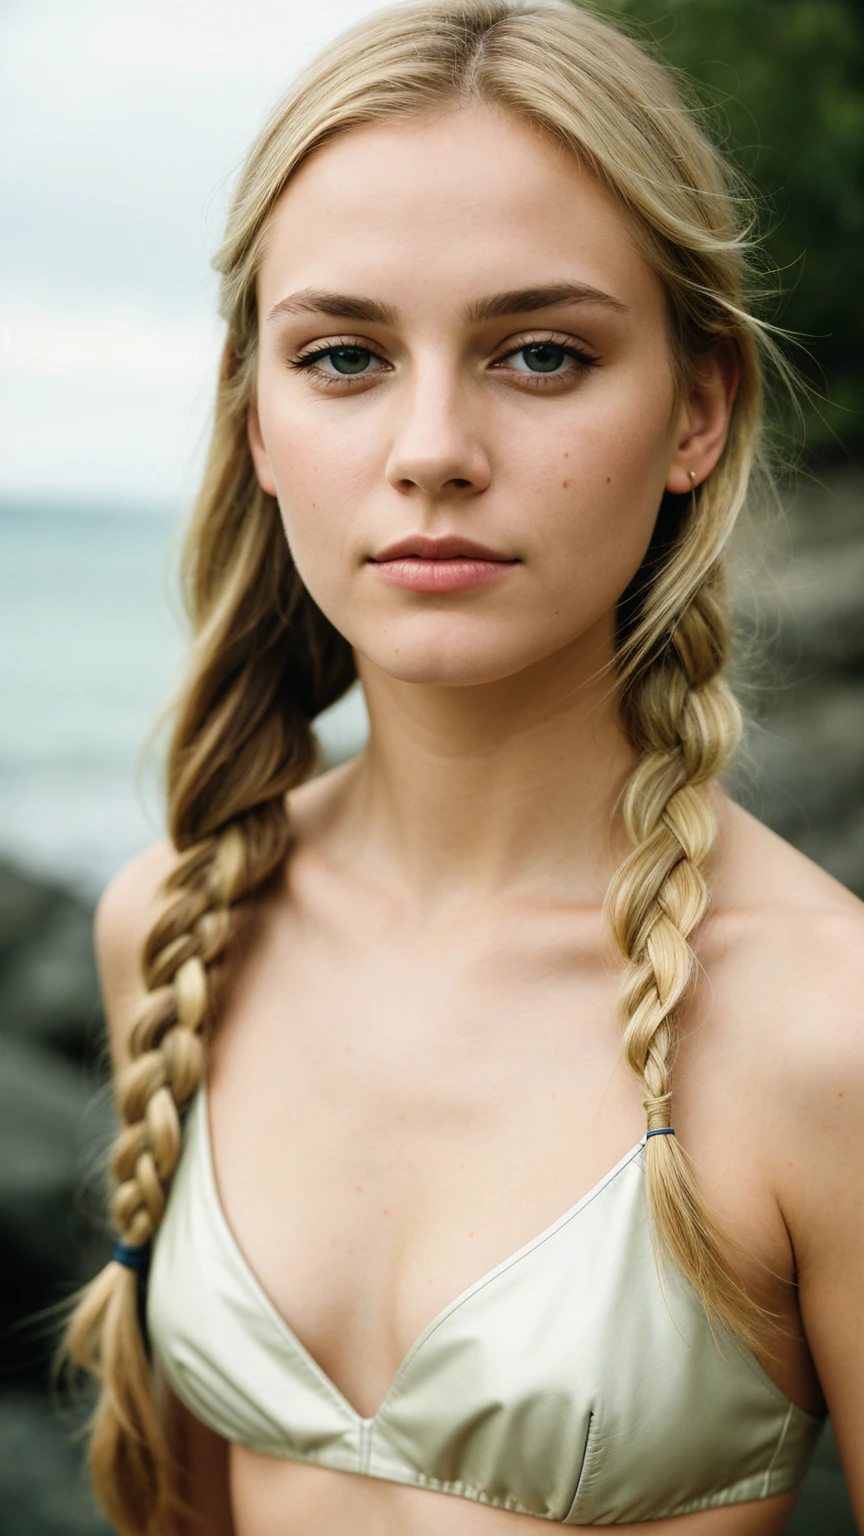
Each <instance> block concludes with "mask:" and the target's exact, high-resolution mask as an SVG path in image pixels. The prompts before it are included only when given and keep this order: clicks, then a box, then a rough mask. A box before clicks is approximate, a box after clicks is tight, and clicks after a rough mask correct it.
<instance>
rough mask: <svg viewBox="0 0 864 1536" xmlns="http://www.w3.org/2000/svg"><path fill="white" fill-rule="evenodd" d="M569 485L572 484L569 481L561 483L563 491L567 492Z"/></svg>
mask: <svg viewBox="0 0 864 1536" xmlns="http://www.w3.org/2000/svg"><path fill="white" fill-rule="evenodd" d="M569 484H570V481H569V480H562V481H561V489H562V491H566V489H567V487H568V485H569Z"/></svg>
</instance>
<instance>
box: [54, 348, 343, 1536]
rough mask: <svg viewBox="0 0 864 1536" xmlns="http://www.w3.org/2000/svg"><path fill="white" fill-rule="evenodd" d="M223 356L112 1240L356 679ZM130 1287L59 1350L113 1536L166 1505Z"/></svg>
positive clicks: (160, 1431) (170, 1500)
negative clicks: (293, 809) (325, 732)
mask: <svg viewBox="0 0 864 1536" xmlns="http://www.w3.org/2000/svg"><path fill="white" fill-rule="evenodd" d="M234 366H235V364H234V354H233V349H232V348H231V346H230V345H229V346H228V347H226V353H225V361H224V362H223V370H222V378H221V381H220V391H219V397H218V399H217V417H218V418H219V419H220V430H219V432H217V434H216V435H215V438H214V444H213V449H212V452H211V457H210V461H209V463H208V468H207V472H206V474H205V480H204V486H203V488H202V492H201V497H200V500H199V506H198V509H197V512H196V516H195V518H194V519H193V522H192V525H191V528H190V532H189V536H188V540H187V546H186V550H185V557H184V578H185V583H184V584H185V591H186V599H187V606H188V608H189V610H190V613H191V616H192V620H193V624H194V627H195V644H194V647H193V652H192V661H191V666H190V669H189V673H188V676H187V678H186V681H185V683H184V686H183V689H182V692H181V694H180V697H179V699H178V701H177V703H176V707H175V724H174V732H173V736H172V740H171V746H170V750H169V757H168V764H167V789H168V816H169V829H170V832H171V838H172V841H173V843H174V846H175V848H176V849H177V850H178V858H177V861H176V863H175V865H174V867H173V869H172V871H171V874H170V875H169V876H168V878H167V879H166V881H165V883H164V887H163V889H162V892H161V899H160V904H159V905H158V908H157V911H156V913H155V915H154V917H153V920H152V922H151V925H150V928H149V930H148V932H147V934H146V936H145V938H144V942H143V945H142V950H141V972H142V981H143V986H144V989H145V995H144V997H143V998H142V1001H141V1004H140V1007H139V1008H138V1010H137V1012H136V1015H135V1018H134V1019H133V1021H132V1024H131V1027H130V1031H129V1036H128V1046H129V1055H130V1058H131V1059H130V1062H129V1065H128V1067H126V1068H125V1069H124V1070H123V1071H122V1072H121V1073H119V1074H118V1078H117V1083H116V1103H117V1111H118V1116H119V1119H120V1131H119V1134H118V1136H117V1139H116V1142H115V1145H114V1148H113V1152H112V1158H111V1170H112V1174H113V1177H114V1181H115V1188H114V1193H113V1197H112V1201H111V1214H112V1217H113V1221H114V1225H115V1227H116V1230H117V1233H118V1235H119V1237H120V1239H121V1241H122V1242H123V1243H125V1244H128V1245H129V1246H131V1247H138V1248H140V1247H142V1246H143V1245H145V1244H147V1243H148V1242H149V1241H150V1240H151V1238H152V1237H153V1236H154V1235H155V1233H156V1232H157V1231H158V1228H159V1224H160V1222H161V1220H162V1216H163V1213H164V1210H165V1205H166V1200H167V1195H168V1189H169V1186H170V1182H171V1178H172V1176H173V1174H174V1171H175V1169H176V1166H177V1162H178V1159H179V1157H180V1151H181V1143H182V1135H181V1112H182V1110H183V1107H184V1105H186V1104H187V1103H188V1101H189V1099H190V1098H191V1096H192V1094H193V1093H194V1092H195V1090H196V1088H197V1087H198V1085H199V1084H200V1082H201V1080H202V1077H203V1075H204V1071H205V1063H206V1034H207V1031H208V1028H209V1026H210V1024H211V1022H212V1020H213V1017H214V1014H215V1003H216V996H215V993H216V991H217V989H218V984H219V979H220V977H221V975H222V974H223V962H224V960H225V959H226V956H227V952H228V950H229V947H230V944H231V941H232V939H233V937H234V934H235V932H236V928H237V924H238V920H239V909H240V908H241V906H242V903H243V901H244V900H245V899H246V898H247V897H249V896H251V895H252V894H253V893H254V892H255V891H256V890H257V889H258V888H259V887H261V886H262V885H263V883H264V882H265V881H266V880H267V879H268V877H269V876H270V875H271V874H272V873H273V872H274V871H275V870H276V869H277V868H278V867H279V866H280V865H281V863H282V862H283V860H284V858H285V856H286V853H287V851H288V847H289V842H290V828H289V822H288V814H287V810H286V803H285V797H286V794H287V792H288V791H289V790H290V789H292V788H293V787H294V786H295V785H297V784H300V783H302V782H303V781H304V780H305V779H307V778H308V777H309V775H310V773H311V772H312V771H313V769H314V767H315V763H316V755H317V754H316V746H315V741H314V737H313V735H312V731H311V725H310V722H311V720H312V719H313V718H314V717H315V715H317V714H318V713H319V712H320V711H321V710H322V709H325V708H326V707H327V705H329V704H331V703H333V702H334V700H335V699H337V698H339V697H340V695H341V694H342V693H344V691H345V689H346V688H347V687H348V686H349V684H350V683H351V682H352V681H353V678H354V676H355V671H354V660H353V653H352V651H351V648H350V646H349V645H348V643H347V641H345V640H344V639H343V638H342V636H341V635H339V634H337V632H336V631H335V630H334V629H333V627H332V625H330V623H329V621H328V620H327V619H326V618H325V617H324V615H323V614H322V613H321V611H320V610H319V609H318V608H317V606H316V605H315V603H314V602H313V601H312V599H311V598H310V597H309V595H308V593H307V592H306V590H305V588H304V587H303V584H302V582H301V581H300V578H299V576H298V575H297V572H296V570H295V569H294V566H293V563H292V561H291V558H290V554H289V552H288V548H287V544H286V541H285V536H284V533H283V531H282V528H281V525H280V521H279V513H278V507H277V506H276V503H275V500H274V499H273V498H272V497H270V496H267V495H265V494H264V493H263V492H262V491H261V490H260V488H259V487H258V485H257V482H255V480H254V476H252V475H251V474H250V473H248V449H247V447H246V439H245V406H243V404H242V400H241V399H240V398H239V397H238V391H237V388H236V377H235V373H234ZM138 1303H139V1291H138V1278H137V1275H136V1274H135V1273H133V1272H132V1271H130V1270H129V1269H127V1268H125V1267H124V1266H123V1265H121V1264H119V1263H115V1262H113V1261H110V1262H109V1263H108V1264H107V1265H106V1266H105V1268H104V1269H103V1270H102V1272H101V1274H99V1275H97V1276H96V1278H95V1280H93V1281H92V1283H91V1284H90V1285H89V1286H88V1287H87V1288H86V1289H85V1291H84V1292H83V1294H82V1296H81V1299H80V1300H79V1302H78V1305H77V1307H76V1310H75V1312H74V1314H73V1316H72V1318H71V1320H70V1323H69V1326H68V1329H67V1334H66V1340H65V1346H66V1350H67V1351H68V1355H69V1357H70V1358H71V1359H72V1361H74V1362H75V1363H76V1364H78V1365H80V1366H82V1367H83V1368H84V1369H85V1370H87V1371H89V1372H90V1373H91V1374H92V1375H94V1376H95V1377H97V1378H98V1380H99V1381H100V1384H101V1391H100V1394H99V1398H98V1402H97V1405H96V1409H95V1412H94V1415H93V1421H92V1438H91V1443H90V1465H91V1471H92V1475H93V1484H94V1488H95V1490H96V1493H97V1496H98V1498H99V1500H100V1502H101V1504H102V1506H103V1508H104V1510H105V1512H106V1514H107V1515H108V1517H109V1519H110V1520H111V1521H112V1522H113V1524H114V1525H115V1526H116V1527H117V1530H118V1531H119V1532H120V1536H166V1531H167V1530H169V1529H171V1525H172V1522H173V1517H174V1514H175V1513H176V1512H177V1511H178V1510H179V1508H180V1504H179V1500H178V1497H177V1494H176V1491H175V1490H176V1488H177V1484H178V1475H177V1470H176V1468H175V1467H174V1466H173V1465H172V1462H171V1457H170V1454H169V1447H168V1443H167V1438H166V1434H165V1428H164V1424H163V1415H162V1412H161V1410H160V1407H159V1405H158V1403H157V1401H156V1398H155V1396H154V1386H155V1383H154V1381H153V1379H152V1374H151V1369H150V1364H149V1361H148V1359H147V1356H146V1353H145V1348H144V1340H143V1337H142V1331H141V1326H140V1317H139V1307H138Z"/></svg>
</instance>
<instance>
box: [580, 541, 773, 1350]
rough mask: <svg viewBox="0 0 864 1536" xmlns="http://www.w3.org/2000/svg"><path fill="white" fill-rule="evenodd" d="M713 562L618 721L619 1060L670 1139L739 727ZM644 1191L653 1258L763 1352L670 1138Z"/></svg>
mask: <svg viewBox="0 0 864 1536" xmlns="http://www.w3.org/2000/svg"><path fill="white" fill-rule="evenodd" d="M722 583H723V572H722V568H721V565H720V563H719V561H715V562H714V564H713V565H712V566H710V567H709V569H708V570H707V572H706V574H705V576H704V578H703V580H702V581H701V583H700V584H699V586H698V587H697V589H696V591H695V592H694V594H693V596H692V598H691V599H690V601H689V603H688V604H687V606H686V607H685V608H684V611H683V612H682V613H681V616H680V618H679V619H678V621H677V623H676V624H675V627H674V629H673V631H672V634H671V636H670V637H669V639H668V641H667V643H666V644H665V645H664V646H663V648H662V649H661V651H660V653H659V654H658V655H656V656H655V658H654V660H653V661H650V662H648V664H647V665H645V666H644V667H643V668H642V670H641V671H637V673H636V675H635V677H633V678H632V679H631V680H630V682H629V684H628V685H627V686H626V687H625V688H624V690H623V696H622V698H621V715H622V719H623V722H624V724H625V726H626V729H627V732H628V735H629V737H630V740H631V742H632V744H633V746H634V747H635V748H636V750H637V752H638V754H639V757H638V761H637V764H636V767H635V768H634V769H633V771H632V773H631V775H630V777H629V780H628V781H627V783H626V785H625V786H624V790H623V793H622V797H621V809H622V816H623V822H624V826H625V828H626V831H627V833H628V836H629V838H630V841H631V843H632V844H633V848H632V852H631V853H630V854H629V855H628V857H627V858H626V859H625V860H624V862H623V863H622V865H621V866H620V868H619V869H618V870H617V871H616V874H615V876H614V878H613V880H612V882H611V884H610V887H609V891H608V893H607V898H606V909H607V913H608V918H609V922H610V926H611V929H612V932H613V934H614V937H615V939H616V940H617V943H618V945H619V947H620V949H621V952H622V954H623V956H624V959H625V964H624V967H623V971H622V975H621V1005H622V1012H623V1015H624V1020H625V1029H624V1054H625V1057H626V1060H627V1062H628V1064H629V1065H630V1067H631V1068H632V1069H633V1071H634V1072H635V1074H636V1076H637V1077H638V1078H639V1079H640V1081H641V1082H642V1083H643V1084H644V1086H645V1090H646V1097H645V1099H644V1100H643V1105H644V1108H645V1111H646V1114H647V1128H648V1130H660V1129H664V1128H666V1127H669V1126H671V1124H672V1116H671V1104H672V1067H673V1064H674V1059H675V1053H676V1048H677V1045H678V1028H677V1013H678V1009H679V1005H680V1003H681V1001H682V999H683V997H684V995H685V993H686V991H687V989H688V987H689V985H690V982H691V979H692V975H693V970H694V965H695V956H694V954H693V951H692V949H691V947H690V944H689V942H688V941H689V939H690V936H691V935H692V934H693V932H694V930H695V929H696V928H697V927H698V925H699V923H700V922H701V921H702V919H703V918H704V917H705V915H706V913H707V911H708V908H709V904H710V898H709V893H708V887H707V885H706V881H705V876H704V873H703V869H704V865H705V862H706V860H707V858H708V856H709V854H710V852H711V848H712V846H713V844H714V840H715V836H716V818H715V816H714V812H713V810H712V808H711V805H710V803H709V800H708V797H707V795H706V793H705V787H706V786H707V785H708V783H709V782H710V781H711V780H712V779H713V778H715V777H716V775H717V774H718V773H719V771H720V769H721V768H722V767H723V764H724V762H725V761H726V760H727V758H728V756H729V755H730V753H731V751H732V750H733V748H734V746H735V744H736V742H737V741H738V738H739V735H740V731H741V714H740V710H739V707H738V704H737V702H736V700H735V699H734V697H733V695H732V693H731V691H730V689H729V687H728V685H727V684H726V683H725V682H724V680H723V678H722V677H721V675H720V673H721V668H722V666H723V664H724V661H725V659H726V652H727V649H728V629H727V624H726V620H725V615H724V610H723V606H722V601H721V595H722ZM646 1179H647V1195H648V1203H649V1208H650V1212H651V1216H652V1227H653V1231H654V1234H655V1237H656V1240H657V1246H658V1251H659V1253H660V1255H661V1257H662V1256H667V1257H669V1258H671V1260H672V1261H673V1263H674V1265H675V1266H676V1267H677V1268H678V1269H679V1270H680V1271H682V1272H683V1274H684V1275H686V1276H687V1278H688V1279H690V1280H691V1281H692V1282H693V1283H694V1285H695V1286H696V1288H697V1290H698V1292H699V1294H700V1296H701V1297H702V1299H703V1302H704V1303H705V1305H706V1310H707V1312H708V1315H709V1319H710V1320H711V1321H712V1322H713V1321H715V1320H718V1319H719V1320H720V1321H721V1322H724V1323H726V1324H727V1325H728V1326H729V1327H731V1328H732V1329H733V1331H734V1332H736V1333H738V1334H739V1335H740V1336H741V1337H743V1338H745V1339H746V1340H747V1341H748V1342H749V1343H751V1345H752V1344H754V1343H757V1342H763V1343H764V1339H765V1334H766V1332H767V1331H768V1330H769V1329H770V1325H771V1324H770V1314H767V1313H766V1312H765V1311H764V1309H763V1308H761V1307H759V1306H758V1305H757V1303H755V1302H754V1301H752V1300H751V1299H750V1297H749V1296H748V1294H747V1292H746V1291H745V1290H744V1289H743V1287H742V1286H741V1285H740V1283H739V1281H738V1280H737V1279H736V1278H735V1276H734V1274H733V1273H732V1271H731V1270H730V1268H729V1265H728V1263H727V1261H726V1259H725V1258H724V1257H723V1254H722V1251H721V1246H720V1240H719V1233H718V1230H717V1226H716V1223H715V1221H714V1219H713V1218H712V1216H711V1214H710V1212H709V1210H708V1208H707V1205H706V1203H705V1200H704V1197H703V1196H702V1194H701V1193H700V1190H699V1187H698V1185H697V1183H696V1180H695V1178H694V1176H693V1173H692V1170H691V1165H690V1162H689V1160H688V1158H687V1155H686V1153H685V1151H684V1149H683V1147H682V1145H681V1143H680V1141H679V1140H678V1138H677V1137H674V1136H652V1137H649V1139H648V1141H647V1143H646Z"/></svg>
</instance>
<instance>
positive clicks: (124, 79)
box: [0, 0, 379, 508]
mask: <svg viewBox="0 0 864 1536" xmlns="http://www.w3.org/2000/svg"><path fill="white" fill-rule="evenodd" d="M378 8H379V5H378V3H375V0H371V3H370V0H0V144H2V154H0V220H2V237H0V496H3V497H10V496H14V495H16V494H21V493H23V494H26V495H28V496H29V495H38V496H44V497H49V498H52V499H53V498H57V497H63V498H69V497H71V498H75V499H78V500H80V499H84V500H88V501H89V500H99V501H109V502H113V503H117V502H118V501H123V502H129V503H135V504H139V505H145V506H146V505H152V506H153V507H154V508H156V507H159V506H161V507H166V508H176V507H178V506H182V505H184V504H185V503H186V502H187V501H188V499H189V497H190V495H191V494H192V492H193V490H194V486H195V482H196V478H197V475H198V471H199V468H200V464H201V456H202V446H203V437H204V434H205V430H206V423H207V417H208V412H209V408H210V402H211V397H212V392H213V386H214V381H215V368H216V359H217V353H218V337H219V331H218V325H217V322H216V319H215V301H216V295H215V276H214V274H213V273H212V272H211V271H210V268H209V260H210V257H211V255H212V253H213V251H214V249H215V248H216V246H217V244H218V243H219V237H220V234H221V230H222V225H223V222H224V216H225V210H226V206H227V198H228V194H229V191H230V187H231V183H232V179H233V176H234V174H235V172H236V170H237V168H238V166H239V164H240V162H241V160H242V159H243V157H244V154H245V152H246V150H247V148H248V146H249V144H250V142H251V140H252V138H253V136H254V134H255V132H256V130H257V128H258V126H259V125H260V123H261V121H262V120H263V118H264V116H265V114H266V112H267V111H268V109H269V107H270V106H271V105H272V103H273V101H274V100H275V99H276V97H277V96H278V95H279V94H280V92H281V90H282V89H283V88H284V87H285V85H286V84H287V82H288V81H289V80H290V78H291V77H292V75H293V74H294V73H295V72H296V70H297V69H298V67H299V66H300V65H301V64H302V63H303V62H305V60H306V59H307V58H308V57H309V56H310V55H311V54H312V53H314V52H315V51H316V50H317V49H318V48H319V47H320V46H321V44H322V43H323V42H325V41H327V40H328V39H329V38H330V37H332V36H334V35H335V34H336V33H337V32H339V31H341V30H342V29H343V28H344V27H345V26H347V25H350V24H351V23H353V22H354V21H355V20H357V19H358V18H359V17H360V16H362V15H364V14H366V13H368V12H370V11H373V10H376V9H378Z"/></svg>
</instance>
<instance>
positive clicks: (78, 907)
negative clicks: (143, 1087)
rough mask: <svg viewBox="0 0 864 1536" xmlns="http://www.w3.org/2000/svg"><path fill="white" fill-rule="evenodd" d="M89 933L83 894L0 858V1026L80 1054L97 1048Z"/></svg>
mask: <svg viewBox="0 0 864 1536" xmlns="http://www.w3.org/2000/svg"><path fill="white" fill-rule="evenodd" d="M92 934H93V909H92V907H91V906H89V905H88V904H87V903H86V902H84V901H82V900H81V899H80V898H78V897H77V896H75V895H73V894H72V893H71V892H68V891H64V890H62V889H61V888H59V887H57V886H55V885H53V884H51V883H50V882H47V881H38V880H36V879H35V878H34V877H33V876H31V875H27V874H25V873H24V872H23V871H22V870H20V869H16V868H14V867H13V866H11V865H9V864H3V863H0V1032H2V1033H5V1034H13V1035H17V1036H21V1037H22V1038H25V1039H28V1040H32V1041H37V1042H41V1043H42V1044H46V1045H52V1046H56V1047H57V1048H58V1049H60V1050H62V1051H64V1052H65V1053H66V1055H68V1056H69V1057H71V1058H72V1060H75V1061H77V1060H81V1059H82V1058H83V1057H84V1056H85V1055H88V1054H89V1055H90V1056H94V1055H95V1054H96V1052H97V1049H98V1047H99V1045H101V1040H102V1035H103V1028H102V1009H101V1001H100V996H99V981H98V976H97V972H96V961H95V957H94V954H93V937H92Z"/></svg>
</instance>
